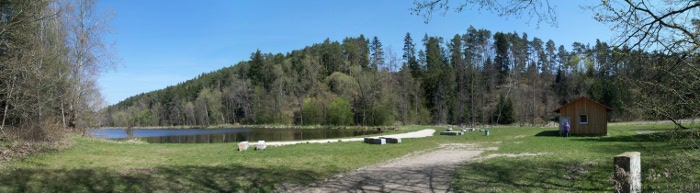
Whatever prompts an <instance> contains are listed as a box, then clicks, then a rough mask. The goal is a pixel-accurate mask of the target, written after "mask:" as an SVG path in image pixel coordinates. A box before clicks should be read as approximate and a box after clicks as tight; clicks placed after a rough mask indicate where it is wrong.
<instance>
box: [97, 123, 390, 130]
mask: <svg viewBox="0 0 700 193" xmlns="http://www.w3.org/2000/svg"><path fill="white" fill-rule="evenodd" d="M232 128H235V129H239V128H240V129H358V130H359V129H362V130H371V129H380V130H382V131H398V130H401V127H398V126H322V125H304V126H299V125H234V124H224V125H210V126H207V127H202V126H142V127H141V126H140V127H132V129H232ZM89 129H91V130H93V129H127V127H95V128H89Z"/></svg>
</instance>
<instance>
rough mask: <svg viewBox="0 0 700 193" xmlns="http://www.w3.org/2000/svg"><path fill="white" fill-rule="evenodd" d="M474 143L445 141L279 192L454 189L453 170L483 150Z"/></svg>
mask: <svg viewBox="0 0 700 193" xmlns="http://www.w3.org/2000/svg"><path fill="white" fill-rule="evenodd" d="M483 150H484V149H481V148H479V147H477V146H475V145H472V144H443V145H441V146H440V147H439V148H437V149H435V150H433V151H427V152H421V153H414V154H413V155H408V156H406V157H403V158H399V159H396V160H393V161H391V162H388V163H384V164H380V165H375V166H370V167H367V168H362V169H359V170H357V171H354V172H350V173H346V174H342V175H338V176H336V177H334V178H332V179H329V180H326V181H323V182H319V183H316V184H311V185H310V186H308V187H290V186H283V187H282V188H281V189H280V190H278V192H319V193H321V192H420V193H423V192H453V191H452V189H451V186H450V183H451V182H452V174H453V173H454V170H455V169H456V168H457V166H459V164H461V163H462V162H464V161H465V160H468V159H470V158H474V157H476V156H478V155H479V154H481V152H483Z"/></svg>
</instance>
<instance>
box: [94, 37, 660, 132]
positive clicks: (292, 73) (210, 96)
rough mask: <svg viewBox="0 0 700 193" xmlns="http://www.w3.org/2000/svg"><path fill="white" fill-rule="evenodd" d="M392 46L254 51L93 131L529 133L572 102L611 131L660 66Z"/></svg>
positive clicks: (573, 53)
mask: <svg viewBox="0 0 700 193" xmlns="http://www.w3.org/2000/svg"><path fill="white" fill-rule="evenodd" d="M391 38H404V46H403V52H402V53H400V54H401V55H397V54H393V53H391V52H389V51H385V50H384V48H383V47H382V43H381V41H380V40H379V39H378V38H377V37H374V38H366V37H364V36H363V35H360V36H359V37H349V38H345V39H343V40H342V42H337V41H331V40H329V39H326V40H325V41H323V42H322V43H319V44H314V45H312V46H308V47H305V48H303V49H300V50H294V51H291V52H288V53H286V54H281V53H279V54H271V53H267V54H266V53H263V52H262V51H260V50H258V51H256V52H254V53H253V54H251V57H250V60H248V61H243V62H240V63H238V64H236V65H234V66H231V67H226V68H223V69H221V70H218V71H214V72H210V73H205V74H202V75H200V76H199V77H197V78H194V79H192V80H189V81H186V82H183V83H180V84H178V85H176V86H170V87H167V88H164V89H162V90H158V91H153V92H149V93H145V94H140V95H137V96H133V97H130V98H128V99H126V100H124V101H122V102H120V103H118V104H116V105H113V106H110V107H108V108H106V109H104V111H105V118H104V119H103V120H104V122H103V125H104V126H176V125H212V124H226V123H241V124H297V125H310V124H312V125H316V124H323V125H392V124H430V123H436V124H511V123H520V124H533V125H538V124H543V123H545V122H547V121H551V120H554V118H555V114H553V113H552V112H551V110H552V109H554V108H556V107H557V106H559V105H562V104H564V103H566V102H568V101H571V100H573V99H576V98H578V97H580V96H586V97H589V98H591V99H593V100H595V101H598V102H600V103H602V104H604V105H607V106H610V107H613V108H614V109H615V111H613V112H612V113H611V114H610V115H609V116H610V117H609V119H611V120H630V119H637V118H640V116H641V115H639V114H637V113H632V112H636V109H637V108H636V107H635V106H634V105H633V103H632V102H628V101H635V100H638V99H639V97H642V96H641V92H638V91H635V89H634V88H631V87H632V86H631V85H630V84H627V83H626V81H629V79H630V77H631V78H632V79H635V78H640V79H641V78H645V77H646V76H649V75H646V74H647V72H648V71H649V70H648V69H653V68H648V67H647V66H653V65H658V62H659V61H663V60H660V59H658V58H664V56H659V55H658V54H654V53H646V52H641V51H632V50H629V49H626V48H613V47H611V46H609V45H608V44H606V43H604V42H595V43H594V44H584V43H578V42H576V43H573V45H572V46H571V47H572V50H567V49H566V48H565V47H564V46H562V45H557V44H555V43H554V42H553V41H552V40H548V41H544V39H540V38H537V37H534V38H532V37H528V35H527V34H525V33H522V34H518V33H501V32H495V33H492V32H491V31H489V30H485V29H475V28H473V27H470V28H469V29H468V30H467V33H466V34H457V35H455V36H454V37H431V36H428V35H427V34H426V35H425V36H424V37H422V38H421V40H419V41H418V42H415V41H414V40H413V38H414V37H412V35H411V34H408V33H407V34H406V35H405V37H391ZM545 38H546V37H545ZM653 58H656V59H653ZM652 61H656V62H657V64H654V62H652Z"/></svg>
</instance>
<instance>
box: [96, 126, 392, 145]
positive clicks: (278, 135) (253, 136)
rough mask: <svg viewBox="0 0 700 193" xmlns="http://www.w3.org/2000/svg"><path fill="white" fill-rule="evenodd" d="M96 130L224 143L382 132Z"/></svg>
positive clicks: (101, 134)
mask: <svg viewBox="0 0 700 193" xmlns="http://www.w3.org/2000/svg"><path fill="white" fill-rule="evenodd" d="M129 132H130V133H127V130H125V129H115V128H104V129H96V130H93V131H92V132H91V134H92V135H93V136H95V137H98V138H106V139H114V140H120V139H127V138H130V137H131V138H139V139H141V140H144V141H146V142H149V143H224V142H239V141H251V142H252V141H258V140H265V141H292V140H310V139H330V138H343V137H353V136H361V135H370V134H377V133H380V132H379V131H377V130H354V129H244V128H231V129H138V128H135V129H131V131H129Z"/></svg>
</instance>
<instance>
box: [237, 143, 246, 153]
mask: <svg viewBox="0 0 700 193" xmlns="http://www.w3.org/2000/svg"><path fill="white" fill-rule="evenodd" d="M245 150H248V141H241V142H239V143H238V151H245Z"/></svg>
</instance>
